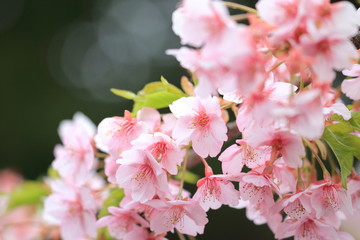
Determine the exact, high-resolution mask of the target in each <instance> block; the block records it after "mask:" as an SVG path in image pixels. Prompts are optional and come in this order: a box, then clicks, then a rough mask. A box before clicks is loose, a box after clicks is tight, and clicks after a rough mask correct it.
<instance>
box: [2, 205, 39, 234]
mask: <svg viewBox="0 0 360 240" xmlns="http://www.w3.org/2000/svg"><path fill="white" fill-rule="evenodd" d="M0 208H1V206H0ZM0 210H1V209H0ZM42 224H43V223H42V222H41V219H40V217H39V216H38V215H37V214H36V212H35V209H34V207H33V206H30V205H24V206H20V207H17V208H15V209H12V210H11V211H8V212H6V213H4V214H1V213H0V239H1V240H7V239H9V240H11V239H23V240H33V239H36V238H37V237H39V236H40V234H41V230H42V228H43V227H44V226H43V225H42Z"/></svg>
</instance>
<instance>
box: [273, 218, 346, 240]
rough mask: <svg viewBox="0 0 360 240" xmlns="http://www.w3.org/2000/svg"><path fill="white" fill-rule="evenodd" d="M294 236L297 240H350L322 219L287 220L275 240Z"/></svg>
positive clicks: (279, 227)
mask: <svg viewBox="0 0 360 240" xmlns="http://www.w3.org/2000/svg"><path fill="white" fill-rule="evenodd" d="M290 236H294V239H296V240H307V239H319V240H328V239H329V240H350V239H352V238H351V236H349V235H348V234H346V233H343V232H339V231H337V230H336V229H335V228H334V227H333V226H331V225H328V224H326V223H325V222H323V221H322V220H320V219H316V218H305V219H303V220H295V221H293V220H291V219H290V220H287V221H285V222H284V223H283V224H281V225H279V226H278V228H277V230H276V234H275V238H277V239H283V238H287V237H290Z"/></svg>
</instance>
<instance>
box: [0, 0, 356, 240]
mask: <svg viewBox="0 0 360 240" xmlns="http://www.w3.org/2000/svg"><path fill="white" fill-rule="evenodd" d="M177 2H178V0H136V1H135V0H0V83H1V85H0V90H1V94H0V103H1V113H0V126H1V144H0V149H1V151H0V153H1V156H0V159H1V160H0V169H3V168H9V167H10V168H12V169H15V170H16V171H18V172H20V173H21V174H23V175H24V176H25V177H26V178H28V179H36V178H38V177H39V176H41V175H44V174H45V173H46V170H47V168H48V167H49V165H50V163H51V162H52V160H53V148H54V146H55V144H57V143H59V142H60V139H59V138H58V135H57V128H58V125H59V123H60V121H61V120H63V119H70V118H72V116H73V114H74V113H75V112H76V111H81V112H83V113H84V114H85V115H87V116H89V118H90V119H92V120H93V121H94V123H95V124H98V123H99V122H100V121H101V120H102V119H103V118H105V117H110V116H116V115H117V116H121V115H122V114H123V111H124V109H130V108H131V101H129V100H125V99H122V98H120V97H117V96H115V95H113V94H112V93H111V92H110V91H109V89H110V88H120V89H127V90H131V91H135V92H136V91H138V90H140V89H141V88H142V87H143V85H144V84H145V83H146V82H151V81H158V80H159V79H160V76H161V75H163V76H164V77H165V78H166V79H168V80H169V82H171V83H174V84H177V83H178V82H179V79H180V77H181V76H182V75H183V74H184V73H185V71H184V70H183V69H181V67H180V66H179V64H178V63H177V61H176V60H175V58H174V57H171V56H167V55H166V54H165V50H166V49H170V48H178V47H179V46H180V43H179V39H178V37H176V36H175V35H174V33H173V32H172V30H171V14H172V12H173V11H174V10H175V8H176V4H177ZM237 2H241V3H244V4H247V5H249V6H254V5H255V3H256V1H251V0H250V1H248V2H246V1H237ZM357 7H358V6H357ZM0 184H1V183H0ZM209 218H210V223H209V224H208V225H207V227H206V229H205V235H204V236H201V237H199V238H198V239H223V238H224V236H226V238H227V239H235V237H230V236H237V237H236V239H239V236H242V237H241V238H243V239H247V238H248V237H250V236H251V238H252V239H272V234H271V233H270V231H269V230H268V229H267V227H265V226H263V227H258V226H255V225H254V224H253V223H252V222H250V221H248V220H247V219H246V218H245V212H244V211H243V210H233V209H229V208H227V207H223V208H222V210H220V211H210V213H209ZM247 236H248V237H247Z"/></svg>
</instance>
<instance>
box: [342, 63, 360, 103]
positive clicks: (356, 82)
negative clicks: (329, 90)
mask: <svg viewBox="0 0 360 240" xmlns="http://www.w3.org/2000/svg"><path fill="white" fill-rule="evenodd" d="M343 74H344V75H345V76H349V77H355V78H351V79H345V80H344V81H343V82H342V84H341V89H342V91H343V92H344V93H345V95H346V96H348V97H349V98H351V99H353V100H360V78H359V77H360V64H354V65H352V66H351V68H350V69H345V70H344V71H343Z"/></svg>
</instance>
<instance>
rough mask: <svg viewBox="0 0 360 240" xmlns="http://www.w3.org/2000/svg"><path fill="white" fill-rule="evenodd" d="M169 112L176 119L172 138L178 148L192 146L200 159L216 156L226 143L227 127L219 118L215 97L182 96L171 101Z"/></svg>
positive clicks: (218, 108) (219, 112)
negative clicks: (178, 145) (179, 146)
mask: <svg viewBox="0 0 360 240" xmlns="http://www.w3.org/2000/svg"><path fill="white" fill-rule="evenodd" d="M169 107H170V110H171V112H172V113H173V114H174V115H175V116H176V117H177V118H178V120H177V123H176V125H175V128H174V131H173V138H174V139H175V140H176V142H177V143H178V144H180V145H188V144H189V143H190V142H191V143H192V147H193V149H194V151H195V152H196V153H197V154H199V155H200V156H201V157H207V156H209V155H210V157H215V156H216V155H217V154H218V153H219V152H220V150H221V146H222V144H223V142H224V141H226V140H227V136H226V132H227V128H226V125H225V122H224V120H223V119H222V118H221V110H220V106H219V102H218V100H217V98H215V97H213V98H205V99H200V98H196V97H186V98H185V97H184V98H180V99H179V100H177V101H175V102H173V103H172V104H171V105H170V106H169Z"/></svg>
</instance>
